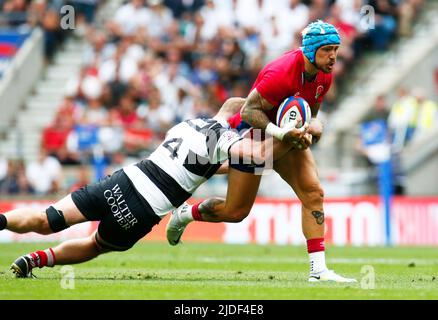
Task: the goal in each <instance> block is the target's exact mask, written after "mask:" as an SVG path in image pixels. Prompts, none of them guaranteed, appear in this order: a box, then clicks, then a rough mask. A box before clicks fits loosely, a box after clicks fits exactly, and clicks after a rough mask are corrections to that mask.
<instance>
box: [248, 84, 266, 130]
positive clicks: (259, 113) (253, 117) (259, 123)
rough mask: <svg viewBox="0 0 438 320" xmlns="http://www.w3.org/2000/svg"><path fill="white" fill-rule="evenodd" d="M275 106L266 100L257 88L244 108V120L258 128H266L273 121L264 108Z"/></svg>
mask: <svg viewBox="0 0 438 320" xmlns="http://www.w3.org/2000/svg"><path fill="white" fill-rule="evenodd" d="M272 108H273V106H272V105H271V104H270V103H269V102H268V101H266V100H265V99H264V98H263V97H262V96H261V95H260V94H259V93H258V92H257V90H253V91H252V92H251V93H250V94H249V96H248V98H247V99H246V103H245V105H244V106H243V108H242V111H241V115H242V120H243V121H245V122H248V123H249V124H250V125H251V126H253V127H254V128H258V129H266V126H267V125H268V124H269V122H271V121H270V120H269V118H268V116H267V115H266V113H265V111H264V110H270V109H272Z"/></svg>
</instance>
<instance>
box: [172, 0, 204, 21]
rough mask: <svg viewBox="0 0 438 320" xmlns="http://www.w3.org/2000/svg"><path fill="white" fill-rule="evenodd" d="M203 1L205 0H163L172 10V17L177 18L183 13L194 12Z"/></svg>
mask: <svg viewBox="0 0 438 320" xmlns="http://www.w3.org/2000/svg"><path fill="white" fill-rule="evenodd" d="M204 3H205V0H188V1H187V0H164V4H165V5H166V6H167V7H168V8H169V9H170V10H172V14H173V16H174V18H176V19H179V18H181V17H182V15H183V14H184V13H194V12H196V11H197V10H199V9H200V8H201V7H202V6H203V5H204Z"/></svg>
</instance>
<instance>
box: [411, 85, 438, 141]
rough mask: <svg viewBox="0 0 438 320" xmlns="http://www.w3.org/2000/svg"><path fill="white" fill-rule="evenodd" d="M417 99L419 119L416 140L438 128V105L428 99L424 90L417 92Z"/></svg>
mask: <svg viewBox="0 0 438 320" xmlns="http://www.w3.org/2000/svg"><path fill="white" fill-rule="evenodd" d="M415 98H416V99H417V104H418V117H417V127H416V131H415V134H414V135H415V136H414V138H415V139H418V138H421V137H424V136H425V135H427V133H430V132H432V131H433V130H434V129H437V128H438V124H437V123H438V105H437V103H436V102H435V101H433V100H431V99H427V98H426V94H425V92H424V90H423V89H417V90H416V96H415Z"/></svg>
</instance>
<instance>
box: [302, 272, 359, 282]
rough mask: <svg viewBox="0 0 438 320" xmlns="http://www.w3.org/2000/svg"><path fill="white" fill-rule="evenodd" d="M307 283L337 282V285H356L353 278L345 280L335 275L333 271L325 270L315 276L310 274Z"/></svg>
mask: <svg viewBox="0 0 438 320" xmlns="http://www.w3.org/2000/svg"><path fill="white" fill-rule="evenodd" d="M309 282H337V283H356V282H357V280H356V279H353V278H345V277H343V276H340V275H339V274H336V273H335V272H334V271H333V270H325V271H322V272H320V273H317V274H310V276H309Z"/></svg>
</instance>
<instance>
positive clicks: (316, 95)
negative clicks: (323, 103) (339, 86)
mask: <svg viewBox="0 0 438 320" xmlns="http://www.w3.org/2000/svg"><path fill="white" fill-rule="evenodd" d="M323 92H324V86H318V88H316V94H315V99H318V98H319V97H320V95H321V94H322V93H323Z"/></svg>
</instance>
